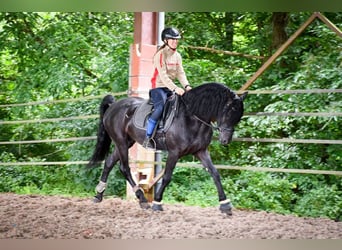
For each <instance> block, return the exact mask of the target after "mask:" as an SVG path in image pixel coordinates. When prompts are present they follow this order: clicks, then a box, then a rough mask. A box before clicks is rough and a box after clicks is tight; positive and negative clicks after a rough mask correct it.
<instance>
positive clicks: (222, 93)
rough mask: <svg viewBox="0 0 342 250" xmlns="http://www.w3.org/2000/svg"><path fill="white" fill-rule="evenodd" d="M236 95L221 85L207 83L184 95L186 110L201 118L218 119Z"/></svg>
mask: <svg viewBox="0 0 342 250" xmlns="http://www.w3.org/2000/svg"><path fill="white" fill-rule="evenodd" d="M234 98H236V94H235V93H234V92H233V91H231V90H230V89H229V88H228V87H227V86H225V85H223V84H221V83H214V82H213V83H205V84H202V85H200V86H198V87H195V88H193V89H192V90H190V91H188V92H186V93H185V94H184V95H183V100H184V102H185V104H186V109H187V111H188V112H189V113H190V114H196V115H197V116H199V117H201V118H209V117H218V116H219V115H220V112H222V110H223V109H224V107H226V106H227V105H228V104H229V103H231V102H233V100H234Z"/></svg>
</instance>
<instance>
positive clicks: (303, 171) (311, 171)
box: [0, 161, 342, 176]
mask: <svg viewBox="0 0 342 250" xmlns="http://www.w3.org/2000/svg"><path fill="white" fill-rule="evenodd" d="M130 163H131V164H132V163H136V164H149V165H151V164H154V165H162V166H165V164H166V163H165V162H160V161H158V162H156V161H130ZM86 164H88V161H57V162H56V161H55V162H0V166H16V167H19V166H56V165H64V166H65V165H86ZM177 166H178V167H188V168H203V166H202V165H201V164H199V163H194V162H190V163H185V162H179V163H177ZM215 167H216V168H217V169H226V170H240V171H246V170H248V171H257V172H278V173H295V174H323V175H337V176H342V171H334V170H315V169H285V168H269V167H253V166H229V165H215Z"/></svg>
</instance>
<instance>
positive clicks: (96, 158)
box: [88, 95, 115, 167]
mask: <svg viewBox="0 0 342 250" xmlns="http://www.w3.org/2000/svg"><path fill="white" fill-rule="evenodd" d="M114 102H115V99H114V97H113V96H112V95H107V96H105V97H104V98H103V100H102V102H101V105H100V122H99V128H98V131H97V142H96V147H95V150H94V153H93V156H92V157H91V158H90V160H89V163H88V167H94V166H96V165H97V164H98V163H100V162H101V161H103V160H104V159H105V158H106V156H107V154H108V152H109V149H110V144H111V139H110V137H109V135H108V133H107V131H106V129H105V127H104V124H103V116H104V114H105V112H106V110H107V109H108V108H109V106H110V105H111V104H113V103H114Z"/></svg>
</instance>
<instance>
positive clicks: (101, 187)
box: [93, 150, 119, 203]
mask: <svg viewBox="0 0 342 250" xmlns="http://www.w3.org/2000/svg"><path fill="white" fill-rule="evenodd" d="M118 160H119V155H118V152H117V151H116V150H115V151H114V152H113V153H112V154H111V155H109V156H108V157H107V159H106V161H105V163H104V167H103V170H102V174H101V178H100V182H99V184H97V186H96V188H95V191H96V195H95V197H94V199H93V201H94V202H95V203H99V202H101V201H102V200H103V194H104V191H105V189H106V187H107V179H108V176H109V173H110V172H111V171H112V169H113V167H114V165H115V164H116V163H117V162H118Z"/></svg>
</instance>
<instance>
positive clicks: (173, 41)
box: [167, 39, 178, 49]
mask: <svg viewBox="0 0 342 250" xmlns="http://www.w3.org/2000/svg"><path fill="white" fill-rule="evenodd" d="M167 44H168V45H169V46H170V48H171V49H176V48H177V45H178V39H168V40H167Z"/></svg>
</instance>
